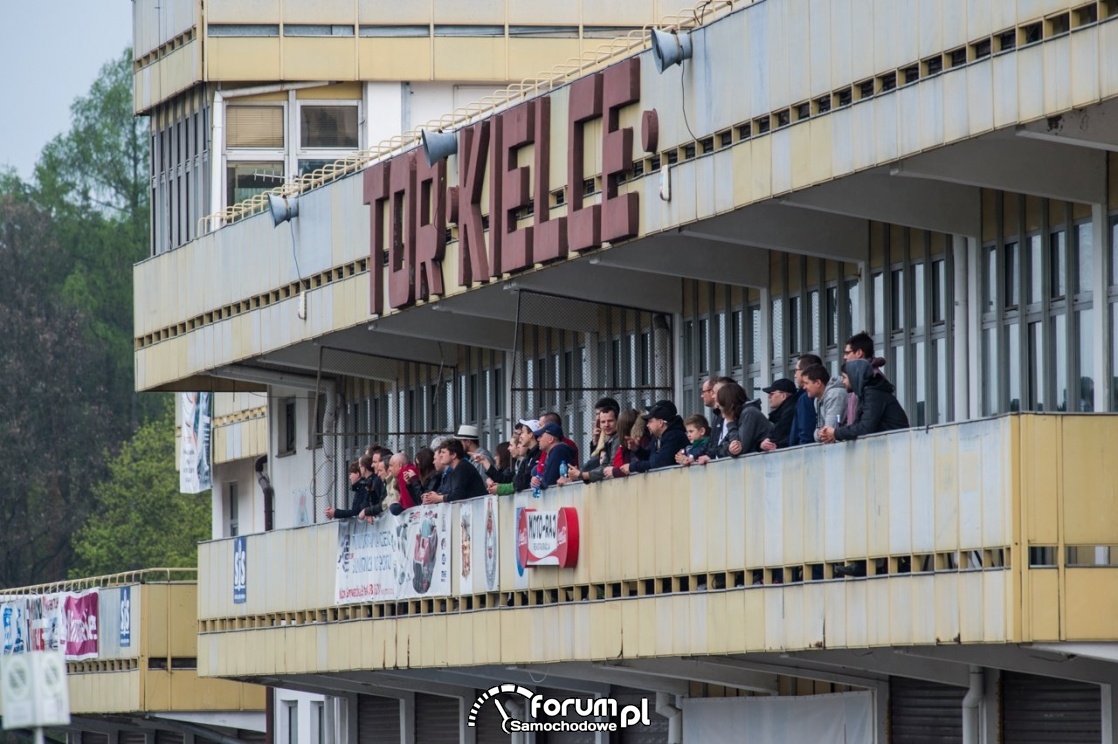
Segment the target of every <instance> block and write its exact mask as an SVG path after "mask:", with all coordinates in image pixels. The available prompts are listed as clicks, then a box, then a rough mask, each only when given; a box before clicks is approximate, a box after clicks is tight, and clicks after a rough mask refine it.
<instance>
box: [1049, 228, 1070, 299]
mask: <svg viewBox="0 0 1118 744" xmlns="http://www.w3.org/2000/svg"><path fill="white" fill-rule="evenodd" d="M1049 258H1050V262H1049V263H1050V266H1051V290H1050V291H1051V297H1052V298H1053V299H1056V298H1058V297H1063V296H1064V295H1065V294H1067V271H1066V269H1065V266H1066V264H1067V233H1065V232H1064V231H1063V230H1057V231H1056V232H1054V233H1052V235H1050V236H1049Z"/></svg>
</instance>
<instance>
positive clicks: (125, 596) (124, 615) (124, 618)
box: [120, 586, 132, 648]
mask: <svg viewBox="0 0 1118 744" xmlns="http://www.w3.org/2000/svg"><path fill="white" fill-rule="evenodd" d="M131 645H132V587H130V586H122V587H121V588H120V647H121V648H128V647H129V646H131Z"/></svg>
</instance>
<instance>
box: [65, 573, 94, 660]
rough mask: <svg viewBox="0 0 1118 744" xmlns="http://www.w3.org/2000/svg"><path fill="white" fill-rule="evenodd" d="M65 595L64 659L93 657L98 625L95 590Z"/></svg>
mask: <svg viewBox="0 0 1118 744" xmlns="http://www.w3.org/2000/svg"><path fill="white" fill-rule="evenodd" d="M65 596H66V598H65V600H63V608H64V610H65V613H66V659H67V660H68V661H77V660H80V659H95V658H97V650H98V643H97V638H98V635H97V632H98V625H99V624H98V619H99V617H98V609H99V607H98V604H99V603H98V601H97V599H98V595H97V590H96V589H91V590H89V591H85V592H70V593H68V594H66V595H65Z"/></svg>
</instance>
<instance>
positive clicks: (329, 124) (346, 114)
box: [299, 104, 358, 150]
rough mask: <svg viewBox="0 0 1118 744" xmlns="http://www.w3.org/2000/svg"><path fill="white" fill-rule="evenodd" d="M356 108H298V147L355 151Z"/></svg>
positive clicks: (356, 139) (307, 106)
mask: <svg viewBox="0 0 1118 744" xmlns="http://www.w3.org/2000/svg"><path fill="white" fill-rule="evenodd" d="M357 142H358V137H357V106H311V105H307V104H303V105H302V106H300V107H299V145H300V146H301V147H303V148H304V149H318V148H326V149H337V148H342V149H347V150H355V149H357Z"/></svg>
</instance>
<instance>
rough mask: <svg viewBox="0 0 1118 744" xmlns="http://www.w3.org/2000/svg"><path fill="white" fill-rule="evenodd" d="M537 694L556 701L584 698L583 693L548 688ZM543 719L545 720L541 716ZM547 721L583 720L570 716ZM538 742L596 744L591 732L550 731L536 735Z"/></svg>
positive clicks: (548, 743) (542, 688)
mask: <svg viewBox="0 0 1118 744" xmlns="http://www.w3.org/2000/svg"><path fill="white" fill-rule="evenodd" d="M536 692H537V693H538V694H540V695H543V696H544V697H548V698H554V699H556V700H563V699H565V698H571V697H582V693H578V692H569V691H567V690H555V689H551V688H547V687H541V688H538V689H537V690H536ZM541 718H543V717H542V716H541ZM544 720H547V721H564V720H566V721H581V720H583V719H582V718H580V717H578V716H574V715H572V716H568V717H567V718H563V717H561V716H557V717H555V718H544ZM536 741H543V742H545V744H594V734H593V733H592V732H589V731H548V732H546V733H539V734H536Z"/></svg>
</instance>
